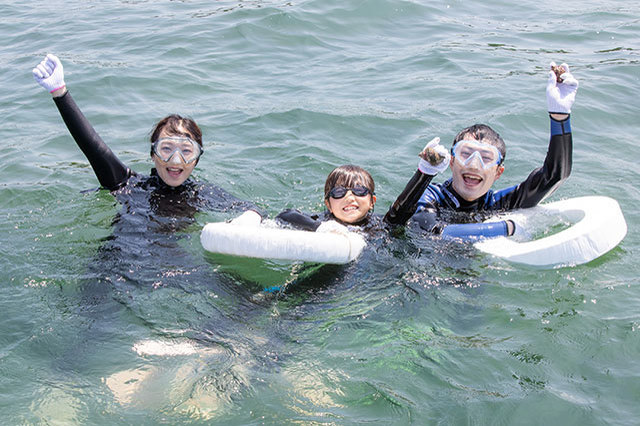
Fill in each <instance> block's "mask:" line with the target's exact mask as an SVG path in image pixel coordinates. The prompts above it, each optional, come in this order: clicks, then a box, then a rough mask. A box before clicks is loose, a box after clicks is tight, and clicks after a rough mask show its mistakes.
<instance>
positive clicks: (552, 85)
mask: <svg viewBox="0 0 640 426" xmlns="http://www.w3.org/2000/svg"><path fill="white" fill-rule="evenodd" d="M551 66H552V67H555V66H556V64H555V62H551ZM560 66H561V67H564V69H565V72H564V73H563V74H562V75H561V76H560V78H562V83H558V81H557V79H556V74H555V72H553V71H549V78H548V80H547V110H548V111H549V112H557V113H563V114H569V113H570V112H571V106H572V105H573V102H574V101H575V100H576V92H577V91H578V80H576V79H575V78H574V77H573V75H572V74H571V73H570V72H569V65H567V64H562V65H560Z"/></svg>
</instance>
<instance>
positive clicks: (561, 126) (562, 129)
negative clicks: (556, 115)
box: [550, 117, 571, 136]
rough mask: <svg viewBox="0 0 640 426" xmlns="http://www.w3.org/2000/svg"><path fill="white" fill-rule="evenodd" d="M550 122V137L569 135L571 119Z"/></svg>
mask: <svg viewBox="0 0 640 426" xmlns="http://www.w3.org/2000/svg"><path fill="white" fill-rule="evenodd" d="M550 121H551V136H556V135H564V134H565V133H571V117H567V118H566V119H565V120H562V121H556V120H554V119H553V118H552V119H551V120H550Z"/></svg>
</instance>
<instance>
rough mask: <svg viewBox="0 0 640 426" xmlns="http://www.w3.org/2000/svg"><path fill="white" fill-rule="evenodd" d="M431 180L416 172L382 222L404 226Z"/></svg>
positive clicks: (425, 175) (418, 171) (427, 176)
mask: <svg viewBox="0 0 640 426" xmlns="http://www.w3.org/2000/svg"><path fill="white" fill-rule="evenodd" d="M433 178H434V176H433V175H428V174H426V173H422V172H421V171H420V170H416V172H415V173H414V174H413V177H412V178H411V180H409V183H407V186H405V188H404V190H403V191H402V192H401V193H400V195H399V196H398V198H396V201H394V203H393V204H392V205H391V207H389V211H387V213H386V214H385V215H384V221H385V222H387V223H390V224H392V225H404V224H405V223H407V221H408V220H409V219H410V218H411V217H412V216H413V215H414V213H415V212H416V209H417V208H418V201H420V197H422V194H423V193H424V191H425V190H426V189H427V187H428V186H429V184H430V183H431V180H432V179H433Z"/></svg>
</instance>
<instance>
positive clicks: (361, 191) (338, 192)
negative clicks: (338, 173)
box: [327, 185, 371, 200]
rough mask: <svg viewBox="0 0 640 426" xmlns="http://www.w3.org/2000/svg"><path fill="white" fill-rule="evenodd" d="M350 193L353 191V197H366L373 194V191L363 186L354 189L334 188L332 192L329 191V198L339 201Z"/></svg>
mask: <svg viewBox="0 0 640 426" xmlns="http://www.w3.org/2000/svg"><path fill="white" fill-rule="evenodd" d="M349 191H351V192H352V193H353V195H355V196H356V197H364V196H366V195H369V194H371V191H369V188H366V187H364V186H361V185H356V186H354V187H353V188H345V187H344V186H334V187H333V188H331V191H329V197H331V198H334V199H336V200H339V199H340V198H343V197H344V196H345V195H347V192H349ZM329 197H327V198H329Z"/></svg>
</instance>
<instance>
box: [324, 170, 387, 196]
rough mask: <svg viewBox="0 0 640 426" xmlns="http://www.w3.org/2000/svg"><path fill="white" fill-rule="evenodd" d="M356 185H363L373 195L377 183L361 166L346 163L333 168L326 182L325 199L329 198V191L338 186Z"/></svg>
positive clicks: (348, 186)
mask: <svg viewBox="0 0 640 426" xmlns="http://www.w3.org/2000/svg"><path fill="white" fill-rule="evenodd" d="M355 185H362V186H364V187H365V188H367V189H368V190H369V192H370V193H371V195H373V193H374V192H375V189H376V185H375V183H374V182H373V178H372V177H371V174H370V173H369V172H368V171H366V170H365V169H363V168H362V167H359V166H354V165H353V164H345V165H343V166H340V167H336V168H335V169H333V171H332V172H331V173H329V176H327V180H326V181H325V183H324V199H325V200H328V199H329V192H330V191H331V190H332V189H333V188H334V187H336V186H343V187H345V188H353V187H354V186H355Z"/></svg>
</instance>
